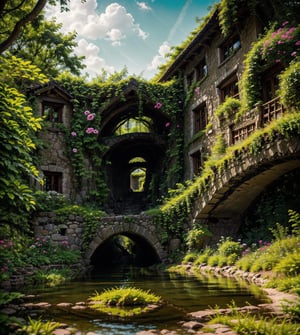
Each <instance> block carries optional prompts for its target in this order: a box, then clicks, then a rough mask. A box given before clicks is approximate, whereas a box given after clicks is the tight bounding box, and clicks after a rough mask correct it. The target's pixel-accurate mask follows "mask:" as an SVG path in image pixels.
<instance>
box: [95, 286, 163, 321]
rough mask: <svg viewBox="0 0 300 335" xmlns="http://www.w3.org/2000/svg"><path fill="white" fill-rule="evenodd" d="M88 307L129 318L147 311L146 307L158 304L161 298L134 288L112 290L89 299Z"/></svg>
mask: <svg viewBox="0 0 300 335" xmlns="http://www.w3.org/2000/svg"><path fill="white" fill-rule="evenodd" d="M89 300H90V301H91V304H90V307H91V308H93V309H96V310H98V311H100V312H103V313H107V314H109V315H116V316H121V317H129V316H133V315H137V314H141V313H143V312H146V311H148V310H149V308H148V305H150V304H151V305H152V304H160V303H161V298H160V297H159V296H156V295H154V294H153V293H150V292H149V291H143V290H141V289H138V288H134V287H121V288H118V287H117V288H112V289H107V290H105V291H103V292H102V293H98V292H96V294H95V295H94V296H92V297H90V298H89Z"/></svg>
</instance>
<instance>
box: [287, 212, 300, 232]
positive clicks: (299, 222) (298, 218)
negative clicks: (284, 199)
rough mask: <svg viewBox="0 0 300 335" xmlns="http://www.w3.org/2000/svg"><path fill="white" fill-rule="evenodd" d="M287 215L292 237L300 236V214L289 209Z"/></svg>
mask: <svg viewBox="0 0 300 335" xmlns="http://www.w3.org/2000/svg"><path fill="white" fill-rule="evenodd" d="M288 214H289V223H290V224H291V227H292V233H293V235H296V236H300V213H297V212H296V211H293V210H292V209H289V210H288Z"/></svg>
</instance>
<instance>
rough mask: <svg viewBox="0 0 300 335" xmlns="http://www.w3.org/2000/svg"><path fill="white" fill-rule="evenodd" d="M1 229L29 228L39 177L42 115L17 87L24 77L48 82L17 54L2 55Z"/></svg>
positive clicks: (0, 85)
mask: <svg viewBox="0 0 300 335" xmlns="http://www.w3.org/2000/svg"><path fill="white" fill-rule="evenodd" d="M0 64H1V66H0V157H1V160H0V228H1V229H0V233H1V234H3V232H4V227H11V228H17V229H19V230H20V229H23V228H25V223H26V214H28V213H29V211H30V210H31V209H32V208H33V207H34V204H35V202H34V197H33V195H32V191H31V190H30V187H29V179H30V177H32V178H35V179H38V170H37V169H36V168H35V166H34V164H33V155H32V154H33V151H34V149H35V147H36V145H35V136H34V133H35V132H36V131H38V130H39V129H40V128H41V121H42V120H41V118H37V117H35V116H34V114H33V111H32V109H31V107H29V105H28V104H27V102H26V97H25V95H24V94H22V93H20V91H19V90H18V89H17V84H18V83H19V82H20V80H21V81H30V82H32V81H35V80H38V81H40V82H46V81H47V79H46V77H45V76H43V75H42V74H41V73H40V70H39V69H38V68H37V67H36V66H34V65H32V64H31V63H30V62H29V61H23V60H21V59H18V58H16V57H15V56H9V55H7V56H6V57H4V56H0Z"/></svg>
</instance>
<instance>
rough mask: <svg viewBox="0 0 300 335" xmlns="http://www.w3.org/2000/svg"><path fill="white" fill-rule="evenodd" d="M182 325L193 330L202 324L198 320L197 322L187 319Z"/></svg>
mask: <svg viewBox="0 0 300 335" xmlns="http://www.w3.org/2000/svg"><path fill="white" fill-rule="evenodd" d="M182 327H184V328H188V329H193V330H198V329H200V328H202V327H203V324H201V323H200V322H197V321H188V322H184V323H183V324H182Z"/></svg>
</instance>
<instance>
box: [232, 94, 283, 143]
mask: <svg viewBox="0 0 300 335" xmlns="http://www.w3.org/2000/svg"><path fill="white" fill-rule="evenodd" d="M284 112H285V109H284V107H283V105H282V104H281V103H280V100H279V97H276V98H274V99H272V100H270V101H267V102H265V103H263V104H258V105H257V106H256V108H255V109H253V110H251V111H249V112H248V113H246V114H245V115H244V116H243V118H242V120H241V121H240V122H239V123H238V124H234V125H233V126H232V127H231V134H230V138H231V144H235V143H237V142H239V141H242V140H244V139H245V138H247V137H248V136H249V135H250V134H251V133H253V132H254V131H255V130H256V129H258V128H263V127H265V126H266V125H267V124H268V123H270V122H271V121H272V120H275V119H278V118H279V117H280V116H281V115H282V114H283V113H284Z"/></svg>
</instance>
